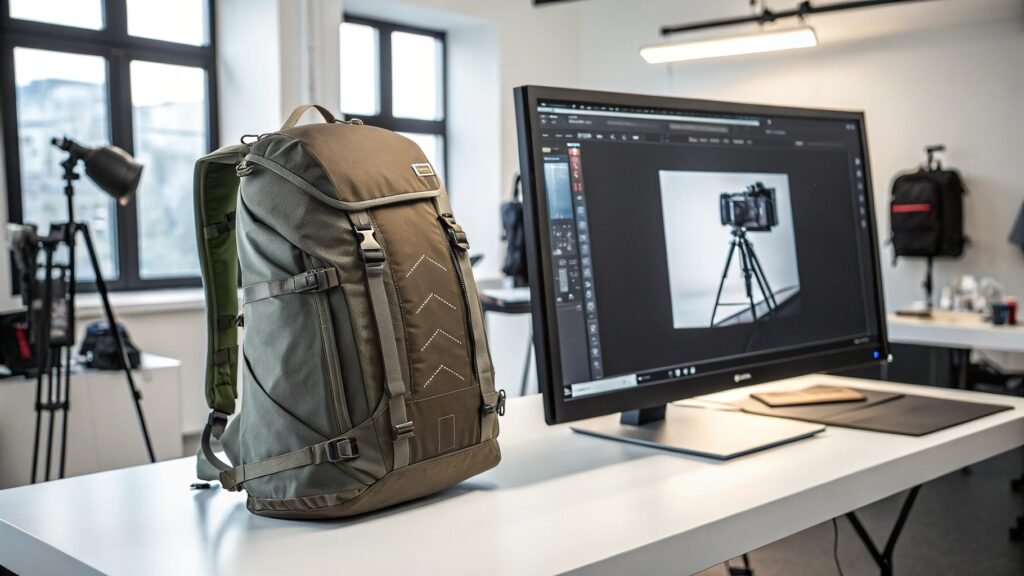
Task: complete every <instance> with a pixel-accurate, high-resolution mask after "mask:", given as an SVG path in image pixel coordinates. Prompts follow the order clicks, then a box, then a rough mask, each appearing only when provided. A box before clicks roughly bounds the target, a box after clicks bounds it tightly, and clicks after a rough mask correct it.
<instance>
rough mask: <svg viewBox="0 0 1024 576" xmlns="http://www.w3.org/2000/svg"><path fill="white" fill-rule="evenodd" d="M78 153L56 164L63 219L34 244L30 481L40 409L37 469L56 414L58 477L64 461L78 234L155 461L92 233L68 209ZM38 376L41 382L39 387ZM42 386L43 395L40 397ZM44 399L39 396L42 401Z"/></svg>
mask: <svg viewBox="0 0 1024 576" xmlns="http://www.w3.org/2000/svg"><path fill="white" fill-rule="evenodd" d="M81 159H82V157H81V155H80V154H79V153H78V152H76V151H74V150H71V151H69V156H68V158H67V159H66V160H64V162H62V163H61V166H63V167H64V196H65V197H66V198H67V206H68V221H67V222H64V223H58V224H52V225H51V226H50V235H49V236H47V237H45V238H40V239H39V246H40V248H41V249H42V250H43V253H44V258H45V261H46V264H45V276H44V279H43V294H42V310H41V313H40V320H39V326H38V330H37V331H36V339H37V340H36V357H37V358H38V362H39V368H38V373H37V374H36V403H35V411H36V429H35V440H34V443H33V450H32V483H33V484H35V482H36V479H37V472H38V468H39V456H40V454H39V453H40V448H41V446H40V440H41V435H42V425H43V413H44V412H46V413H48V414H49V418H48V425H47V439H46V461H45V465H44V468H43V479H44V480H49V479H50V469H51V463H52V454H53V440H54V438H53V436H54V424H55V422H56V420H57V417H58V413H59V414H60V417H61V419H62V424H61V439H60V461H59V474H58V476H57V477H58V478H63V477H64V471H65V463H66V460H67V437H68V411H69V410H70V409H71V402H70V400H71V348H72V346H73V345H74V339H75V292H76V290H75V247H76V244H77V236H78V234H79V233H81V235H82V238H83V239H84V240H85V247H86V251H87V252H88V254H89V261H90V263H91V264H92V269H93V273H94V274H95V277H96V291H97V292H98V293H99V295H100V301H101V302H102V304H103V312H104V314H105V316H106V319H107V323H108V325H109V326H110V330H111V333H112V334H113V337H114V343H115V344H116V346H117V349H118V350H120V352H121V365H122V368H123V369H124V374H125V378H126V379H127V381H128V389H129V391H130V392H131V395H132V399H133V400H134V403H135V413H136V415H137V416H138V418H139V428H140V429H141V431H142V438H143V440H144V441H145V444H146V451H147V453H148V454H149V460H150V462H156V456H155V455H154V453H153V445H152V443H151V442H150V439H149V430H148V428H147V427H146V419H145V417H144V416H143V414H142V405H141V404H140V401H141V400H142V393H140V392H139V389H138V388H136V386H135V380H134V378H133V377H132V371H131V363H130V362H129V360H128V350H127V349H126V348H125V344H124V340H123V339H122V338H121V333H120V331H119V330H118V329H117V323H116V321H115V320H114V311H113V309H112V308H111V307H110V299H109V297H108V295H107V284H106V282H105V281H104V280H103V274H102V273H101V272H100V264H99V259H98V258H97V257H96V248H95V247H94V246H93V242H92V236H91V235H90V234H89V227H88V225H87V224H85V223H84V222H75V211H74V210H75V208H74V193H75V191H74V186H73V182H74V181H75V180H78V178H79V176H78V174H77V173H76V172H75V166H76V165H77V164H78V161H79V160H81ZM62 246H64V247H67V264H65V265H58V264H54V254H55V253H56V252H57V250H59V249H60V248H61V247H62ZM54 270H56V271H58V273H59V275H60V276H59V277H60V278H61V280H62V281H63V283H64V285H65V286H66V291H65V293H64V295H63V299H64V302H63V309H64V310H65V311H66V313H65V323H64V324H65V325H64V327H63V331H62V332H59V333H58V334H57V338H54V334H53V326H52V315H53V310H54ZM31 280H32V279H31V278H30V279H29V282H27V283H26V284H27V287H26V289H27V290H28V291H29V294H28V301H29V303H30V304H31V303H32V302H33V296H34V295H33V294H32V293H31V291H32V285H33V282H32V281H31ZM44 375H45V376H46V378H45V380H46V385H45V388H44V385H43V384H44V383H43V380H44ZM44 389H45V392H46V393H45V399H44V393H43V392H44ZM44 400H45V401H44Z"/></svg>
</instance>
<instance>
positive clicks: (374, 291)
mask: <svg viewBox="0 0 1024 576" xmlns="http://www.w3.org/2000/svg"><path fill="white" fill-rule="evenodd" d="M349 218H350V219H351V220H352V225H353V227H354V228H355V230H356V233H357V234H358V235H359V238H360V244H359V251H360V255H361V257H362V259H363V264H364V265H365V267H366V278H367V283H368V285H369V290H370V307H371V308H372V309H373V317H374V319H375V320H376V323H377V336H378V338H379V339H380V353H381V358H382V359H383V361H384V379H385V381H386V389H387V393H388V413H389V415H390V417H391V431H392V433H393V435H394V451H395V461H394V469H395V470H397V469H398V468H402V467H405V466H408V465H409V438H411V437H412V436H413V434H414V429H413V423H412V422H411V421H410V420H409V418H408V416H407V415H406V412H405V382H403V381H402V369H401V365H400V364H399V360H398V358H399V356H398V344H397V343H396V342H395V328H394V324H392V319H391V307H390V306H389V305H388V294H387V290H386V289H385V287H384V264H385V262H386V255H385V254H384V250H383V248H382V247H381V246H380V244H379V243H378V242H377V240H376V239H375V238H374V230H373V223H372V222H371V221H370V216H369V214H367V213H366V212H361V211H359V212H350V213H349Z"/></svg>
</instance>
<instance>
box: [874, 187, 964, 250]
mask: <svg viewBox="0 0 1024 576" xmlns="http://www.w3.org/2000/svg"><path fill="white" fill-rule="evenodd" d="M965 193H966V190H965V189H964V185H963V181H962V180H961V179H960V174H959V173H958V172H957V171H955V170H942V169H941V168H939V169H934V168H931V169H924V168H922V169H920V170H918V171H916V172H912V173H908V174H903V175H901V176H899V177H898V178H896V181H895V182H893V185H892V203H891V204H890V222H891V223H892V245H893V249H894V251H895V255H896V256H927V257H934V256H951V257H958V256H960V255H961V254H963V251H964V244H966V242H967V238H966V237H965V236H964V209H963V195H964V194H965Z"/></svg>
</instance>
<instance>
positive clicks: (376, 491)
mask: <svg viewBox="0 0 1024 576" xmlns="http://www.w3.org/2000/svg"><path fill="white" fill-rule="evenodd" d="M499 461H501V452H500V451H499V449H498V442H497V441H496V440H488V441H487V442H484V443H482V444H477V445H475V446H473V447H471V448H467V449H465V450H460V451H458V452H451V453H449V454H444V455H441V456H438V457H436V458H432V459H430V460H425V461H423V462H419V463H416V464H412V465H409V466H406V467H405V468H401V469H400V470H397V471H395V472H391V473H390V474H388V475H387V476H385V477H384V478H382V479H381V480H380V481H379V482H377V483H376V484H374V485H373V486H370V487H369V488H367V489H366V490H363V491H361V492H360V493H359V494H353V493H351V492H346V493H339V494H325V495H320V496H310V497H306V498H288V499H281V500H267V499H259V498H253V497H251V496H250V497H249V498H248V500H247V502H246V506H247V507H248V508H249V511H250V512H252V513H254V514H258V515H260V516H268V517H271V518H291V519H307V520H310V519H330V518H343V517H346V516H355V515H357V514H363V513H366V512H372V511H374V510H378V509H380V508H384V507H386V506H393V505H395V504H399V503H401V502H407V501H409V500H413V499H415V498H422V497H423V496H427V495H429V494H433V493H434V492H437V491H439V490H443V489H444V488H447V487H448V486H451V485H453V484H457V483H459V482H462V481H463V480H466V479H468V478H471V477H473V476H475V475H477V474H480V473H481V472H484V471H486V470H490V469H491V468H493V467H495V466H496V465H497V464H498V462H499Z"/></svg>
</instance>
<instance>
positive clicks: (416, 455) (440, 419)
mask: <svg viewBox="0 0 1024 576" xmlns="http://www.w3.org/2000/svg"><path fill="white" fill-rule="evenodd" d="M481 406H483V400H482V398H481V396H480V387H479V386H473V385H471V386H467V387H465V388H463V389H461V390H456V391H453V392H449V393H447V394H444V395H443V396H434V397H432V398H428V399H426V400H415V401H413V402H410V403H409V404H408V408H407V410H408V414H409V419H410V420H412V421H413V422H415V423H416V437H415V438H414V439H413V442H411V443H410V450H411V454H410V456H411V458H410V461H412V462H418V461H420V460H427V459H429V458H433V457H434V456H437V455H438V454H443V453H445V452H451V451H452V450H460V449H462V448H467V447H469V446H472V445H474V444H476V443H478V442H480V407H481ZM445 419H448V420H445ZM449 426H450V427H452V430H451V431H447V430H446V429H445V428H447V427H449ZM445 434H449V436H448V438H447V439H446V438H445ZM453 441H454V444H452V442H453Z"/></svg>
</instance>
